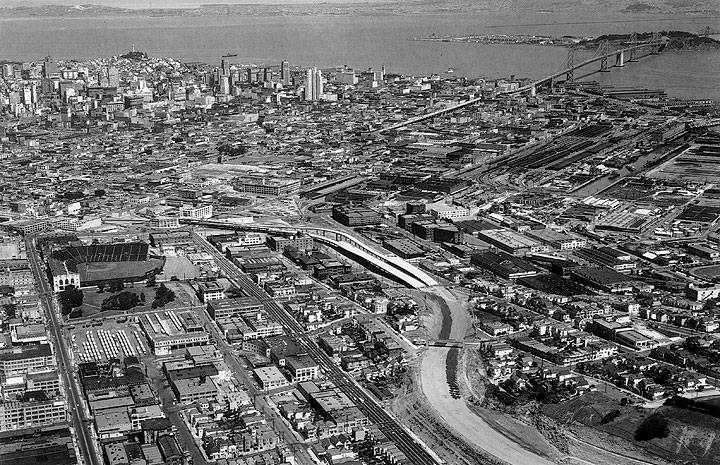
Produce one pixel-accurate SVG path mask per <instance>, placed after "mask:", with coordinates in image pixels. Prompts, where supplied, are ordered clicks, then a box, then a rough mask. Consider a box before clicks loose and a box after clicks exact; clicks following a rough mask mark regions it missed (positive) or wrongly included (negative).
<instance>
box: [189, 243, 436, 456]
mask: <svg viewBox="0 0 720 465" xmlns="http://www.w3.org/2000/svg"><path fill="white" fill-rule="evenodd" d="M193 238H194V240H195V243H196V244H197V245H198V246H199V247H200V248H201V249H202V250H204V251H206V252H208V253H210V254H211V255H212V256H213V257H214V259H215V262H216V263H217V265H218V267H219V268H220V269H221V270H222V271H223V272H224V273H225V274H226V275H227V276H228V278H230V279H231V280H232V281H234V282H235V283H236V284H237V285H238V286H239V287H240V288H241V289H242V290H243V291H245V292H246V293H247V294H248V295H252V296H254V297H256V298H257V299H259V300H260V301H261V302H262V303H263V304H264V305H265V308H266V309H267V311H268V313H270V315H271V316H272V317H273V318H274V319H275V320H276V321H278V322H279V323H281V324H282V325H283V327H284V328H285V331H286V332H287V333H288V334H289V335H291V336H292V337H294V338H295V339H296V340H297V341H298V343H299V344H301V345H302V346H303V347H304V348H305V349H306V350H307V352H308V353H309V354H310V355H311V356H312V357H313V358H314V359H315V360H316V361H317V362H318V363H320V365H321V367H322V368H323V370H324V372H325V374H326V376H327V377H328V378H329V379H330V380H331V381H332V382H333V383H334V384H335V385H336V386H337V387H338V388H339V389H341V390H342V392H343V393H344V394H345V395H347V396H348V397H349V398H350V399H351V400H352V401H353V402H354V403H355V404H356V405H357V406H358V408H360V410H362V411H363V413H365V414H366V415H367V416H368V418H369V419H370V421H371V422H372V423H374V424H375V425H377V426H378V428H379V429H380V431H382V432H383V433H384V434H385V435H386V436H387V437H388V439H390V440H391V441H393V442H394V443H395V445H396V446H397V447H398V449H400V451H402V452H403V453H404V454H405V455H406V456H407V457H408V459H409V460H410V461H411V463H413V465H432V464H435V463H437V461H436V460H435V459H434V458H433V456H432V455H431V453H429V452H428V451H427V450H426V449H425V448H424V447H423V446H422V445H421V444H420V443H419V442H417V441H416V440H415V439H413V437H412V436H411V435H410V434H409V433H408V431H407V430H405V429H404V428H403V426H402V425H401V424H400V423H399V422H398V421H397V420H396V419H395V418H393V417H392V416H390V414H389V413H388V412H387V411H386V410H385V409H384V408H383V407H382V406H380V405H378V403H377V402H376V401H375V400H374V399H373V398H372V397H371V396H370V395H369V394H367V393H366V392H365V391H364V390H363V389H362V388H360V387H359V386H358V385H357V384H356V383H355V381H354V380H352V379H351V378H350V377H349V376H348V375H347V373H345V372H343V371H342V370H341V369H340V368H339V367H338V366H337V365H335V363H334V362H333V361H332V360H331V359H330V357H329V356H328V355H327V354H326V353H325V352H323V351H322V350H320V348H319V347H318V346H317V345H316V344H315V342H314V341H313V340H312V339H311V338H310V337H309V336H308V335H307V334H306V333H305V331H304V329H303V328H302V326H301V325H300V324H299V323H298V322H297V321H296V320H295V319H294V318H293V317H292V316H291V315H289V314H288V313H287V312H286V311H285V310H284V309H283V308H282V307H280V306H279V305H278V304H277V302H275V300H273V299H272V298H270V296H268V295H267V294H266V293H265V292H264V291H263V290H262V289H261V288H260V287H258V286H257V285H256V284H255V283H254V282H253V281H251V280H250V279H249V278H248V277H247V276H245V274H244V273H242V272H241V271H240V270H239V269H238V268H237V267H236V266H235V265H234V264H232V263H231V262H230V261H229V260H228V259H227V258H226V257H225V256H224V255H223V254H222V253H221V252H220V251H218V250H217V249H216V248H214V247H213V246H212V245H211V244H210V243H209V242H207V241H206V240H205V239H204V238H202V237H201V236H199V235H198V234H193Z"/></svg>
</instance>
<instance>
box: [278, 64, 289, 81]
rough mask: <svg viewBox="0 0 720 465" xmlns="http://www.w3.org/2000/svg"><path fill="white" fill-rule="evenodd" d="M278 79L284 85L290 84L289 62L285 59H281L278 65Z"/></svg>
mask: <svg viewBox="0 0 720 465" xmlns="http://www.w3.org/2000/svg"><path fill="white" fill-rule="evenodd" d="M280 79H282V84H283V85H284V86H289V85H290V63H288V61H287V60H283V61H282V64H281V65H280Z"/></svg>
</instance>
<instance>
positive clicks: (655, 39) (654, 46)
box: [650, 32, 662, 55]
mask: <svg viewBox="0 0 720 465" xmlns="http://www.w3.org/2000/svg"><path fill="white" fill-rule="evenodd" d="M661 40H662V39H661V38H660V33H659V32H653V33H652V39H651V40H650V53H652V54H653V55H657V54H658V53H659V52H660V43H661Z"/></svg>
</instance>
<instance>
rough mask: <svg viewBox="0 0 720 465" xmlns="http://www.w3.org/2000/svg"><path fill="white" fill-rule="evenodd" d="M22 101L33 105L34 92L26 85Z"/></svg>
mask: <svg viewBox="0 0 720 465" xmlns="http://www.w3.org/2000/svg"><path fill="white" fill-rule="evenodd" d="M22 103H23V104H25V105H32V103H33V101H32V92H31V91H30V88H29V87H25V88H23V90H22Z"/></svg>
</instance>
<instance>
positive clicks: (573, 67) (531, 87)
mask: <svg viewBox="0 0 720 465" xmlns="http://www.w3.org/2000/svg"><path fill="white" fill-rule="evenodd" d="M665 40H666V39H665V38H664V37H662V36H661V35H660V34H659V33H653V35H652V38H651V39H650V40H648V41H643V42H639V41H638V37H637V34H636V33H633V34H632V35H631V36H630V40H629V43H627V44H626V45H625V46H623V47H622V48H619V49H612V47H611V44H610V42H609V41H607V40H605V41H603V42H601V43H600V44H599V46H598V48H597V50H596V51H595V54H594V55H593V56H592V57H591V58H589V59H586V60H583V61H580V62H577V61H576V52H577V48H574V47H571V48H569V49H568V55H567V60H566V63H565V68H564V69H563V70H562V71H559V72H556V73H553V74H551V75H549V76H545V77H543V78H540V79H538V80H536V81H533V82H531V83H529V84H527V85H525V86H522V87H519V88H517V89H513V90H507V91H502V92H499V93H498V94H496V95H497V96H500V95H515V94H523V93H527V94H529V95H531V96H534V95H535V94H536V92H537V89H538V88H541V87H542V86H549V87H550V88H551V89H553V88H554V86H555V81H556V79H558V78H560V77H563V76H564V77H565V81H566V82H573V81H574V80H575V72H576V71H577V70H579V69H581V68H585V67H587V66H589V65H592V64H594V63H600V67H599V69H597V70H596V71H595V72H607V71H609V68H610V65H611V63H612V60H615V62H614V64H613V66H615V67H618V68H621V67H624V66H625V64H626V63H632V62H636V61H638V59H640V58H642V57H644V56H648V55H657V54H659V53H660V52H662V50H663V49H664V46H665ZM643 50H645V51H646V53H645V55H640V53H641V52H642V51H643ZM588 74H592V73H588ZM485 98H486V97H485V96H481V97H476V98H472V99H470V100H466V101H464V102H460V103H457V104H455V105H451V106H447V107H445V108H441V109H439V110H436V111H433V112H430V113H425V114H423V115H418V116H415V117H412V118H409V119H407V120H405V121H401V122H399V123H396V124H393V125H391V126H388V127H385V128H382V129H379V130H377V131H376V134H382V133H385V132H389V131H393V130H396V129H400V128H403V127H405V126H409V125H411V124H414V123H419V122H421V121H425V120H429V119H433V118H436V117H438V116H441V115H444V114H447V113H452V112H454V111H457V110H460V109H461V108H465V107H467V106H470V105H474V104H476V103H478V102H480V101H482V100H485Z"/></svg>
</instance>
